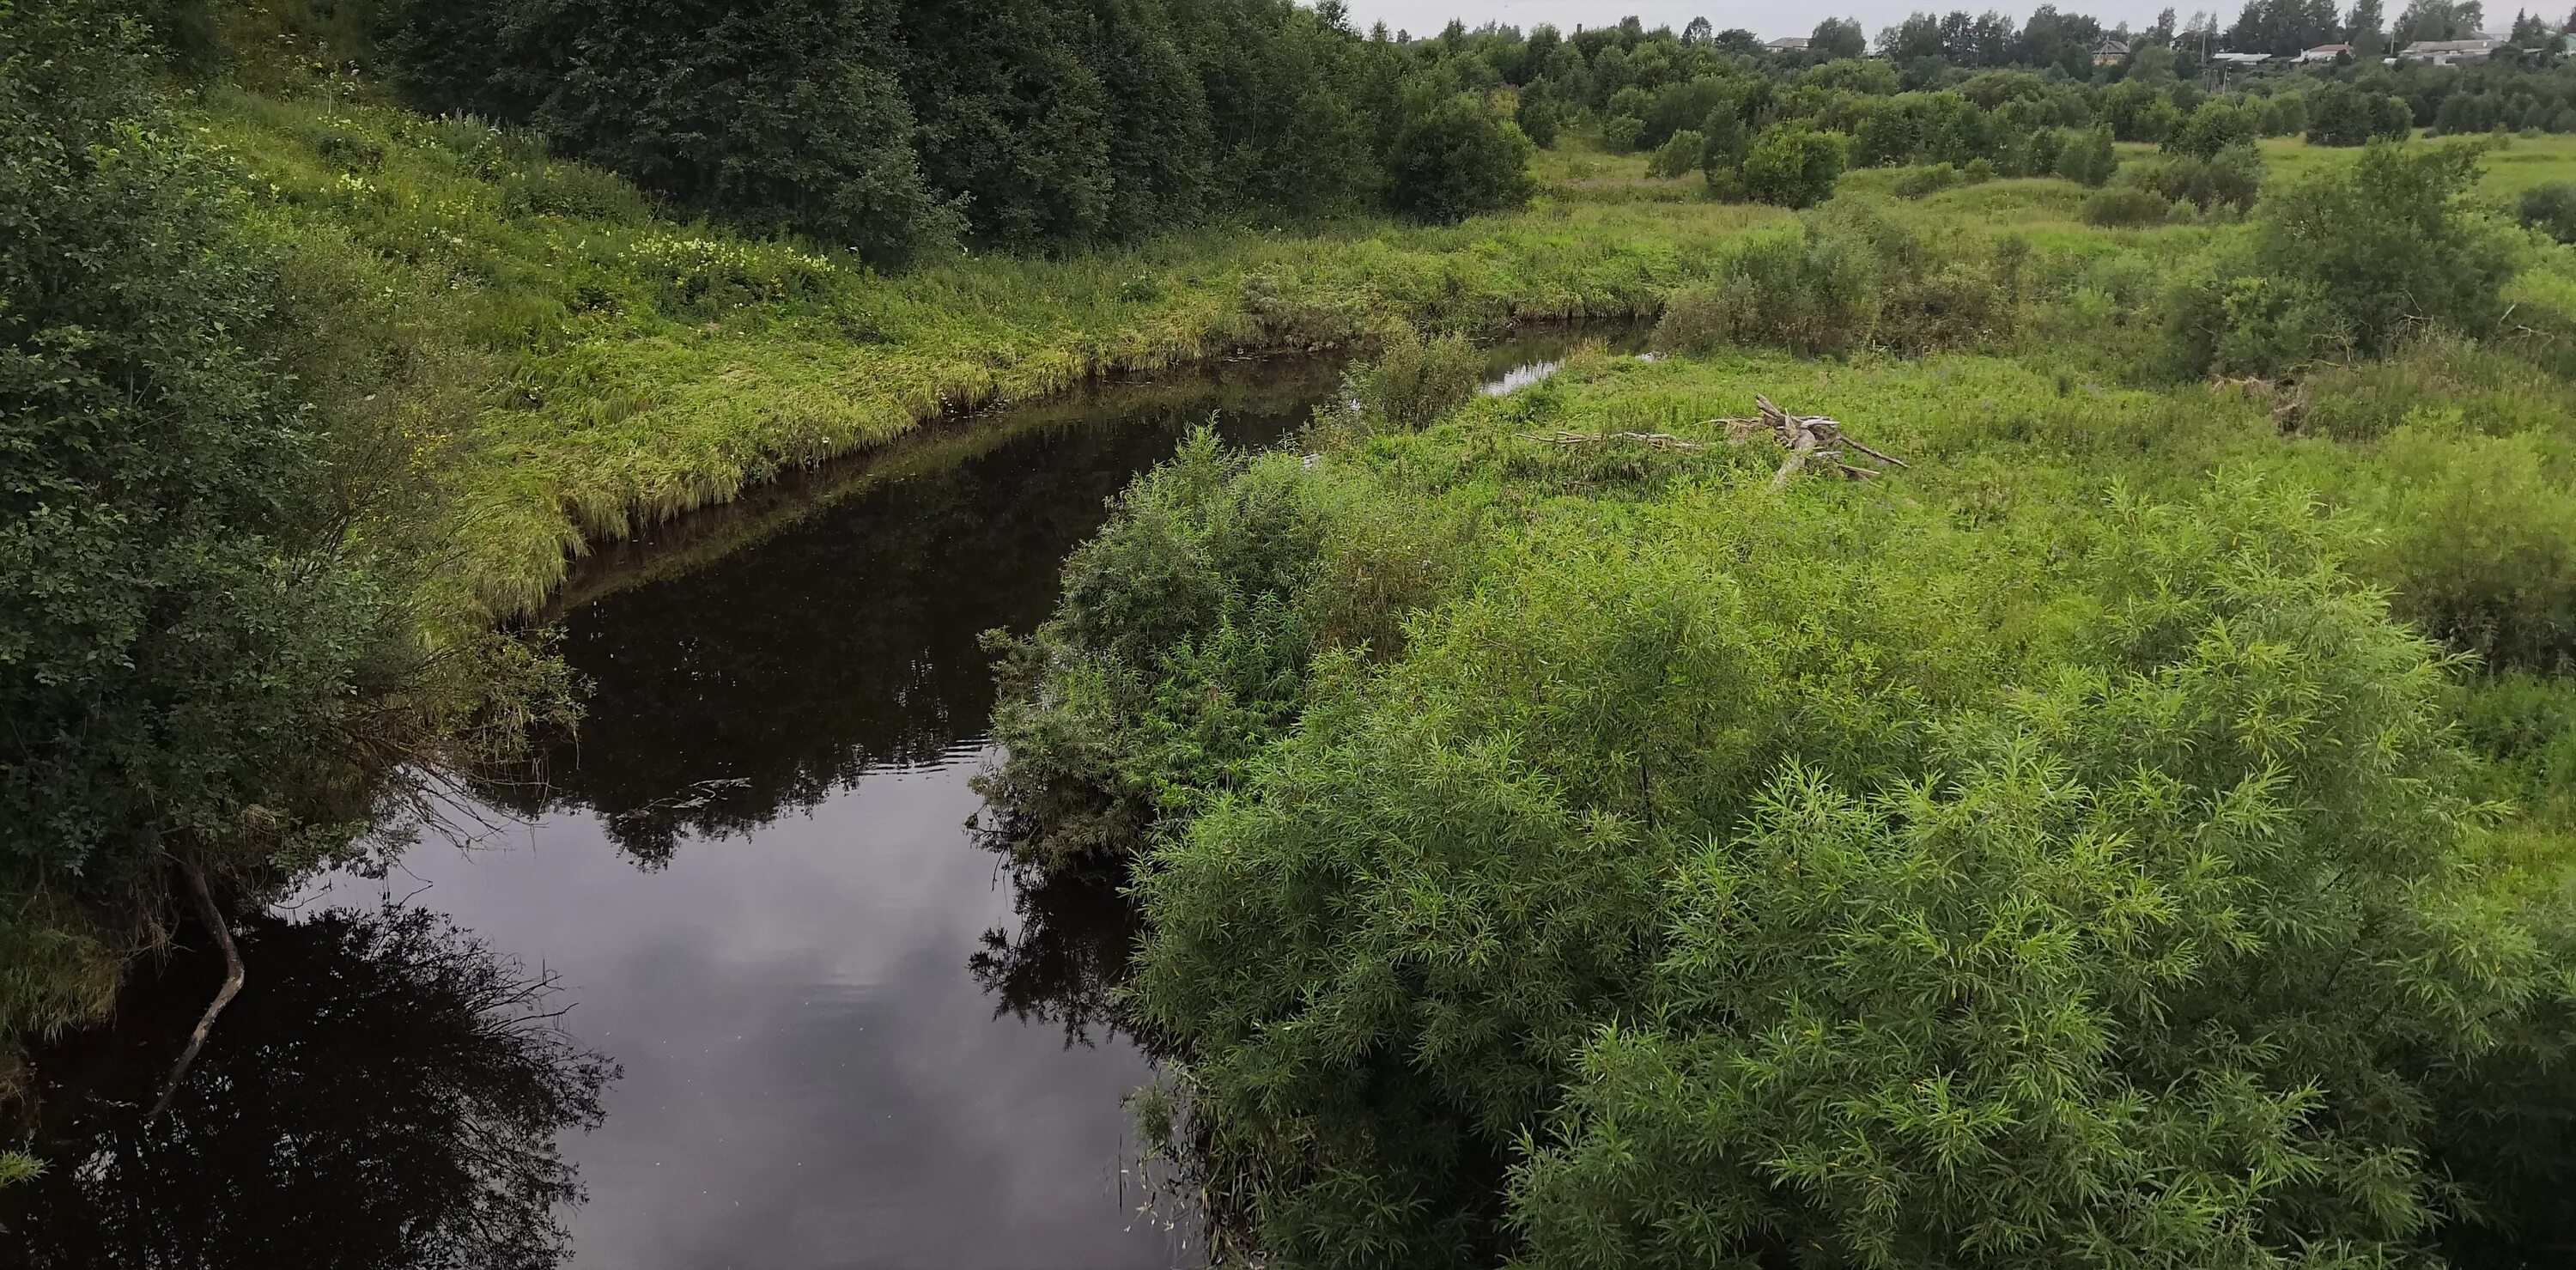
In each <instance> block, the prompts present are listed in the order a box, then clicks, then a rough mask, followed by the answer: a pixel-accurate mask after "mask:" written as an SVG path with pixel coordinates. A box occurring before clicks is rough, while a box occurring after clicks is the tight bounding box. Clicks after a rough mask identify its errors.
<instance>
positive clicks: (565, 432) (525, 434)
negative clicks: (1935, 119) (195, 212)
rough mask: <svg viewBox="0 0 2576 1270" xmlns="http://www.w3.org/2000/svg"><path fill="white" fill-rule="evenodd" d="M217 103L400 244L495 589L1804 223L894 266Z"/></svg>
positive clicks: (270, 200) (1638, 286)
mask: <svg viewBox="0 0 2576 1270" xmlns="http://www.w3.org/2000/svg"><path fill="white" fill-rule="evenodd" d="M203 118H204V123H205V126H206V127H207V128H208V129H209V131H210V132H211V134H212V136H213V138H214V139H215V140H217V141H219V142H221V143H222V144H223V145H225V146H226V147H228V148H229V149H230V150H231V151H232V152H233V153H234V154H235V155H236V156H237V157H238V158H239V160H240V161H241V163H242V165H243V167H244V168H245V170H246V171H247V173H248V195H249V207H248V209H247V214H248V216H249V217H250V219H251V221H252V223H253V224H255V225H265V226H267V227H268V228H269V229H270V230H271V231H272V232H274V233H276V234H278V235H279V236H280V237H281V238H291V237H303V238H311V237H316V236H319V237H326V238H327V237H334V236H344V237H345V239H346V240H347V241H348V242H349V243H350V244H351V245H353V246H354V247H356V248H358V249H360V250H362V251H364V252H366V253H369V254H370V255H372V256H373V257H375V258H376V259H377V260H379V261H381V262H384V263H385V265H386V266H387V267H388V268H389V269H390V270H391V276H392V277H393V278H395V279H397V280H398V281H397V282H396V283H395V285H398V286H400V287H403V288H405V289H407V290H408V291H410V292H411V293H412V294H411V295H410V296H409V297H406V298H407V299H408V300H416V301H417V313H418V317H419V320H420V321H422V322H425V323H431V324H434V325H436V326H438V327H439V328H441V329H442V330H443V331H445V332H446V333H448V334H449V335H450V337H451V339H452V343H453V344H454V346H455V347H454V350H453V355H454V356H455V357H456V358H457V359H458V360H459V362H460V364H462V365H464V366H465V367H466V368H467V369H466V370H465V371H464V372H463V373H465V374H466V375H468V376H469V377H470V378H472V379H473V380H475V381H476V382H477V383H478V384H479V385H480V387H481V390H482V392H481V401H480V405H479V410H478V412H477V417H476V419H475V422H474V424H473V426H472V428H471V429H470V435H467V436H463V437H457V438H453V439H452V441H451V444H452V446H453V448H454V463H455V470H454V480H455V483H456V487H457V489H456V492H457V505H458V509H459V510H458V515H459V523H458V525H457V528H456V533H455V540H456V542H457V543H458V549H459V552H460V557H461V559H460V563H459V566H458V572H459V581H460V585H461V586H462V587H463V588H464V589H465V590H466V591H468V592H469V593H470V594H471V595H472V596H473V597H475V598H476V599H477V600H479V601H480V603H481V604H482V605H484V606H485V607H487V608H488V609H489V610H491V611H493V612H495V613H510V612H518V611H526V610H531V609H533V608H535V607H536V606H538V605H540V604H542V603H543V601H544V599H545V597H546V595H547V594H548V593H549V592H550V591H551V590H552V588H553V587H554V586H555V585H556V584H557V583H558V582H559V581H560V579H561V578H562V577H563V574H564V569H565V564H566V561H567V559H568V558H570V557H571V556H573V555H576V554H578V553H580V552H582V551H583V550H585V549H586V548H587V546H588V545H589V544H590V543H593V542H598V541H602V540H612V539H616V538H618V537H621V536H623V535H625V534H628V533H631V532H633V531H634V530H635V529H636V528H637V527H638V526H640V525H644V524H649V523H652V522H654V521H658V520H661V519H664V518H667V517H671V516H674V515H677V514H679V513H681V512H685V511H688V510H691V509H693V508H697V507H701V506H705V505H708V504H712V503H720V502H723V501H726V500H728V499H730V498H732V497H734V496H735V495H736V494H738V493H739V492H740V491H741V490H742V489H743V488H744V487H746V486H747V485H750V484H753V483H756V482H758V481H761V480H763V479H765V478H767V477H770V476H772V475H774V474H776V473H778V472H781V471H784V470H788V469H792V468H796V467H800V466H805V465H810V464H814V463H818V462H820V461H822V460H824V459H827V458H830V457H832V456H835V455H838V454H842V453H846V452H848V451H851V450H854V449H858V448H862V447H866V446H871V445H878V444H882V443H884V442H886V441H889V440H892V439H893V438H895V437H897V436H900V435H902V434H903V433H905V432H907V431H909V430H911V429H912V428H913V427H915V426H916V425H917V424H919V423H920V422H921V421H923V420H925V419H929V418H932V417H935V416H938V415H940V414H942V413H943V412H947V411H953V410H957V409H961V408H966V407H973V406H978V405H984V404H989V403H993V402H998V401H1012V400H1025V399H1030V398H1036V397H1041V396H1045V395H1048V394H1050V393H1054V392H1057V391H1059V390H1061V389H1063V388H1065V387H1067V386H1068V385H1070V384H1073V383H1075V382H1078V381H1080V380H1082V379H1084V378H1086V377H1089V376H1093V375H1097V374H1101V373H1104V372H1110V371H1129V370H1153V369H1157V368H1162V367H1168V366H1173V365H1178V364H1183V363H1188V362H1193V361H1198V360H1203V359H1206V358H1209V357H1213V356H1218V355H1223V354H1229V353H1238V352H1247V351H1254V352H1267V351H1287V350H1299V349H1309V348H1318V347H1326V346H1333V345H1338V344H1344V343H1348V342H1351V341H1355V340H1365V339H1368V338H1370V337H1372V336H1373V335H1375V334H1377V333H1379V332H1381V331H1383V330H1385V329H1388V328H1389V327H1390V326H1391V325H1392V324H1395V323H1413V324H1417V325H1421V326H1428V327H1443V328H1462V329H1474V330H1480V331H1491V330H1494V329H1498V328H1500V327H1501V326H1503V325H1505V324H1508V323H1509V322H1512V321H1515V320H1526V319H1537V318H1569V317H1582V316H1594V317H1599V316H1612V315H1629V314H1639V313H1651V312H1653V311H1655V309H1656V308H1657V307H1658V306H1659V305H1660V303H1661V300H1662V297H1663V296H1664V295H1665V294H1666V293H1667V292H1669V291H1670V290H1671V289H1672V288H1674V287H1676V286H1679V285H1683V284H1685V283H1687V282H1689V281H1691V280H1693V279H1695V278H1697V277H1698V276H1700V271H1701V270H1702V268H1703V267H1704V264H1705V262H1706V261H1707V260H1708V259H1709V258H1710V257H1711V256H1712V254H1713V249H1714V248H1715V247H1716V246H1717V245H1719V244H1720V243H1722V242H1724V241H1726V240H1727V239H1729V238H1731V237H1733V236H1735V235H1737V234H1739V233H1740V232H1742V231H1743V230H1745V229H1747V228H1749V227H1753V226H1758V225H1762V224H1767V223H1773V222H1777V221H1780V220H1782V219H1784V214H1783V213H1780V212H1778V211H1776V210H1772V209H1764V208H1751V207H1733V206H1724V205H1719V204H1713V203H1707V202H1703V201H1689V202H1681V203H1673V202H1660V201H1658V202H1652V203H1640V204H1630V203H1621V202H1605V201H1600V200H1594V199H1588V198H1581V197H1571V196H1568V195H1567V193H1566V192H1563V191H1560V192H1559V193H1557V194H1554V195H1551V196H1547V197H1542V198H1541V199H1540V200H1539V201H1538V202H1537V203H1536V204H1534V205H1533V207H1532V208H1531V209H1530V210H1528V211H1526V212H1523V213H1518V214H1515V215H1511V216H1506V217H1496V218H1487V219H1481V220H1476V221H1471V222H1469V223H1467V224H1465V225H1461V226H1456V227H1448V228H1412V227H1402V226H1397V225H1393V224H1389V223H1385V222H1377V221H1362V222H1355V223H1348V224H1339V225H1332V226H1326V227H1322V228H1317V229H1310V230H1306V231H1302V232H1282V231H1261V230H1254V229H1248V228H1215V229H1209V230H1206V231H1204V232H1201V233H1196V234H1191V235H1186V236H1181V237H1175V238H1169V239H1163V240H1159V241H1155V242H1152V243H1150V244H1147V245H1144V246H1141V247H1138V248H1136V249H1133V250H1128V251H1119V252H1108V253H1099V254H1088V255H1080V256H1073V257H1068V258H1064V259H1058V260H1027V259H1016V258H1000V257H992V258H982V257H971V256H970V257H959V258H956V259H953V260H949V261H944V262H940V263H935V264H932V265H929V266H926V267H922V268H919V269H915V270H912V271H909V272H906V273H904V274H901V275H897V276H883V275H879V274H876V273H874V272H872V271H870V270H869V269H867V268H865V267H864V266H862V265H860V264H858V263H857V262H856V261H855V260H854V259H852V258H849V257H847V256H844V255H840V254H837V253H833V252H829V251H825V250H822V249H818V248H813V247H809V246H804V245H800V244H796V243H791V242H764V241H758V240H752V239H748V238H745V237H742V236H739V235H736V234H734V233H731V232H729V231H727V230H725V229H723V228H721V227H717V226H712V225H708V224H705V223H701V222H691V223H683V222H680V221H676V220H673V219H670V218H668V217H665V216H663V215H661V214H659V212H658V210H657V209H656V208H654V207H653V206H652V205H651V204H650V203H649V202H648V201H647V200H646V199H644V198H643V197H641V196H640V195H638V194H637V193H636V192H635V191H634V190H632V189H631V188H629V187H627V186H626V185H625V184H624V183H623V182H620V181H618V180H616V179H615V178H613V177H609V176H606V175H604V174H601V173H599V172H597V171H595V170H592V169H588V168H585V167H582V166H580V165H577V164H569V163H563V162H559V161H554V160H550V159H548V158H546V157H545V156H544V154H543V153H542V150H541V148H540V147H539V146H538V145H537V144H535V143H534V142H533V141H532V140H531V139H529V138H527V137H524V136H521V135H516V134H512V133H508V132H503V131H498V130H494V129H491V128H488V127H485V126H482V125H480V124H477V123H474V122H472V121H467V120H432V119H426V118H422V117H420V116H417V115H413V114H410V113H407V112H403V111H400V110H396V109H392V108H387V107H381V106H374V105H367V104H360V103H353V102H346V101H333V100H331V99H330V98H328V97H323V96H306V97H302V98H298V99H293V100H281V99H278V98H273V97H265V96H255V95H251V94H246V93H238V92H230V91H222V92H217V93H215V94H213V95H212V96H211V97H210V98H209V99H208V100H207V101H206V103H205V105H204V107H203ZM1639 162H1640V164H1642V160H1640V161H1639Z"/></svg>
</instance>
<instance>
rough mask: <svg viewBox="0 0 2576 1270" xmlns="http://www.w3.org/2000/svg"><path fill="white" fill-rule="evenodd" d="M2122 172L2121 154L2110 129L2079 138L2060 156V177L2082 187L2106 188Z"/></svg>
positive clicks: (2098, 130)
mask: <svg viewBox="0 0 2576 1270" xmlns="http://www.w3.org/2000/svg"><path fill="white" fill-rule="evenodd" d="M2119 170H2120V154H2119V151H2118V150H2116V149H2115V148H2113V146H2112V144H2111V130H2110V129H2109V128H2107V127H2102V128H2095V129H2094V130H2092V131H2091V132H2087V133H2084V134H2083V135H2082V136H2079V137H2077V138H2076V139H2075V140H2074V141H2071V142H2069V143H2068V144H2067V146H2066V149H2065V150H2064V151H2063V152H2061V153H2060V154H2059V155H2058V156H2057V174H2058V175H2059V176H2062V177H2065V178H2066V179H2067V180H2070V181H2073V182H2075V183H2076V184H2078V185H2092V186H2099V185H2102V184H2104V183H2105V182H2108V181H2109V180H2110V179H2111V175H2112V174H2113V173H2115V172H2117V171H2119Z"/></svg>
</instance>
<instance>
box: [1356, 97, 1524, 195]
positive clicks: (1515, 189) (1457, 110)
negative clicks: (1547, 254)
mask: <svg viewBox="0 0 2576 1270" xmlns="http://www.w3.org/2000/svg"><path fill="white" fill-rule="evenodd" d="M1530 150H1531V146H1530V141H1529V138H1527V137H1524V136H1522V135H1521V130H1520V129H1519V128H1518V127H1516V126H1514V125H1513V124H1512V123H1511V122H1510V121H1509V120H1506V119H1502V118H1499V117H1497V116H1496V115H1495V114H1494V112H1493V111H1491V110H1488V109H1486V108H1485V104H1484V103H1483V102H1481V101H1478V100H1476V98H1474V97H1472V96H1469V95H1467V94H1464V93H1460V94H1457V95H1455V96H1451V97H1448V98H1446V99H1443V100H1441V101H1438V102H1437V103H1434V104H1431V105H1428V106H1423V107H1417V108H1414V109H1411V110H1408V111H1407V112H1406V118H1405V121H1404V125H1403V126H1402V127H1401V128H1399V129H1398V130H1397V131H1396V134H1395V143H1394V145H1393V146H1392V147H1390V148H1389V150H1388V153H1387V160H1386V167H1387V178H1388V191H1387V201H1388V204H1389V206H1391V207H1393V208H1394V209H1395V210H1396V211H1397V212H1398V213H1400V214H1402V215H1405V216H1410V217H1412V218H1414V219H1415V220H1420V221H1427V222H1430V223H1433V224H1450V223H1454V222H1456V221H1461V220H1465V219H1466V218H1468V217H1470V216H1475V215H1479V214H1481V213H1485V212H1500V211H1508V210H1511V209H1512V208H1516V207H1519V206H1521V205H1522V204H1524V203H1527V202H1528V201H1529V198H1530V195H1531V194H1532V193H1533V192H1535V190H1536V189H1537V185H1536V183H1535V182H1534V181H1532V180H1531V179H1530V174H1529V158H1530Z"/></svg>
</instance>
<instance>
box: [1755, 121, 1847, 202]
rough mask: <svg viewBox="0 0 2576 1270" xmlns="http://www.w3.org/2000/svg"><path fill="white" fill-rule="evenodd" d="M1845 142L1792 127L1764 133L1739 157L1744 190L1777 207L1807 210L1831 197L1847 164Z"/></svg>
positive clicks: (1829, 134) (1830, 134) (1834, 134)
mask: <svg viewBox="0 0 2576 1270" xmlns="http://www.w3.org/2000/svg"><path fill="white" fill-rule="evenodd" d="M1850 155H1851V144H1850V142H1849V141H1848V140H1847V139H1845V138H1844V136H1843V135H1842V134H1841V133H1838V132H1818V131H1816V130H1814V129H1812V128H1808V127H1805V126H1802V125H1797V124H1788V125H1781V126H1777V127H1773V128H1770V129H1767V130H1765V131H1764V132H1763V134H1762V135H1761V136H1760V137H1758V138H1756V139H1755V140H1754V142H1753V149H1752V151H1751V152H1750V153H1748V154H1747V155H1745V158H1744V191H1745V193H1746V194H1748V195H1750V196H1751V197H1753V198H1754V199H1756V200H1758V201H1760V202H1764V203H1772V204H1777V205H1778V206H1781V207H1809V206H1812V205H1814V204H1817V203H1821V202H1823V201H1824V200H1825V199H1827V198H1830V197H1832V196H1833V192H1834V183H1835V182H1836V181H1839V180H1841V179H1842V175H1843V169H1844V167H1845V166H1847V165H1848V164H1849V163H1850V161H1851V160H1850Z"/></svg>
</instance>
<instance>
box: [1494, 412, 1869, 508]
mask: <svg viewBox="0 0 2576 1270" xmlns="http://www.w3.org/2000/svg"><path fill="white" fill-rule="evenodd" d="M1753 405H1754V407H1755V408H1756V409H1758V410H1760V411H1761V412H1762V413H1760V414H1758V415H1755V416H1753V417H1752V418H1749V419H1711V420H1709V421H1708V422H1710V423H1712V424H1724V425H1726V439H1727V441H1728V443H1729V444H1732V445H1742V444H1744V443H1745V442H1747V441H1750V440H1752V439H1753V438H1755V437H1757V436H1760V435H1762V434H1764V433H1769V434H1770V435H1771V437H1772V439H1773V440H1776V441H1778V442H1779V443H1780V445H1781V448H1783V449H1786V450H1787V451H1788V452H1789V457H1788V458H1787V459H1786V460H1784V461H1782V462H1781V464H1780V470H1779V471H1777V472H1775V473H1773V474H1772V476H1771V488H1773V489H1775V490H1778V489H1787V488H1788V487H1789V478H1790V477H1793V476H1796V475H1797V474H1798V473H1799V472H1801V471H1803V470H1805V469H1806V466H1807V464H1808V463H1809V462H1810V461H1821V462H1825V463H1830V464H1832V465H1833V469H1834V470H1835V471H1836V472H1839V473H1841V475H1842V478H1843V479H1844V480H1847V481H1860V480H1867V479H1869V478H1870V477H1873V476H1877V475H1878V474H1879V473H1880V472H1881V471H1882V470H1883V469H1880V468H1874V467H1862V466H1857V465H1855V464H1853V463H1851V462H1849V461H1848V460H1846V459H1845V458H1844V457H1843V456H1844V453H1845V452H1846V451H1853V452H1857V453H1860V454H1865V455H1868V456H1869V457H1870V458H1873V459H1876V460H1878V461H1879V462H1881V463H1884V464H1886V465H1888V466H1889V467H1904V466H1905V465H1906V464H1905V460H1903V459H1900V458H1897V457H1896V456H1895V455H1892V454H1888V453H1885V452H1883V451H1880V450H1874V449H1871V448H1870V447H1868V446H1866V445H1863V444H1861V443H1860V442H1859V441H1857V440H1854V439H1853V438H1851V437H1849V436H1847V435H1845V434H1844V433H1843V425H1841V424H1839V423H1836V422H1834V421H1833V420H1831V419H1828V418H1826V417H1824V416H1823V415H1793V414H1791V413H1789V412H1788V411H1786V410H1782V409H1781V408H1779V407H1778V406H1775V405H1772V404H1771V399H1770V398H1769V397H1765V396H1762V395H1761V394H1759V393H1756V394H1754V397H1753ZM1521 437H1522V439H1523V440H1527V441H1536V442H1539V443H1540V444H1542V445H1561V446H1568V447H1571V446H1578V445H1603V444H1607V443H1609V442H1612V441H1634V442H1636V443H1638V444H1640V445H1645V446H1651V447H1653V448H1654V449H1658V450H1670V451H1676V452H1679V453H1683V454H1695V453H1698V452H1699V451H1701V450H1705V449H1707V448H1708V444H1707V443H1706V442H1703V441H1692V440H1689V439H1687V438H1684V437H1677V436H1674V435H1673V434H1671V433H1669V432H1566V431H1561V430H1560V431H1556V432H1524V433H1522V434H1521Z"/></svg>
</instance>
